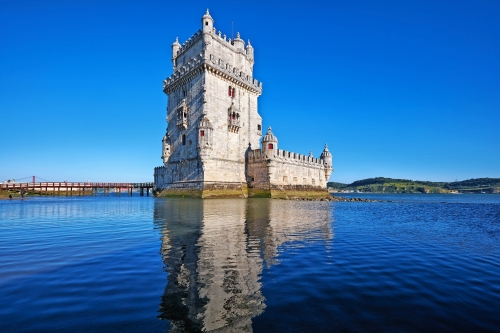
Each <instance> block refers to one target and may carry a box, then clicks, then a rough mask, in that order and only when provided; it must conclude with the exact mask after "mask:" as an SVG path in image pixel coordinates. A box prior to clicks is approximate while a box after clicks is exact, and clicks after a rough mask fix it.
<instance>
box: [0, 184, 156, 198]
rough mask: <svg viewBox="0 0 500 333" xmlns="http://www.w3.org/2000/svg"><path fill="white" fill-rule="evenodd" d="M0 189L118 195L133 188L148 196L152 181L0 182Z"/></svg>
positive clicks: (130, 192) (129, 191)
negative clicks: (101, 191)
mask: <svg viewBox="0 0 500 333" xmlns="http://www.w3.org/2000/svg"><path fill="white" fill-rule="evenodd" d="M0 189H1V190H14V191H24V193H27V192H28V191H38V192H45V193H46V194H49V193H51V194H54V195H56V194H61V192H63V193H65V194H66V195H73V194H74V195H83V194H84V193H85V192H92V194H93V195H95V194H97V193H98V191H99V189H102V190H103V192H104V195H108V194H109V193H110V192H111V191H113V190H114V192H115V193H116V195H120V194H121V192H122V191H124V192H125V191H127V194H128V195H130V196H131V195H132V192H133V190H134V189H139V192H140V196H144V192H146V195H147V196H149V192H152V190H153V183H93V182H78V183H77V182H25V183H15V182H9V183H3V184H0Z"/></svg>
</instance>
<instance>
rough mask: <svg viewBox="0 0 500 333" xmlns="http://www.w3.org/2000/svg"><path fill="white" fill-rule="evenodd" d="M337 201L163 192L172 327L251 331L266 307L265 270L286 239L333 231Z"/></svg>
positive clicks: (158, 212) (166, 301) (167, 312)
mask: <svg viewBox="0 0 500 333" xmlns="http://www.w3.org/2000/svg"><path fill="white" fill-rule="evenodd" d="M332 207H333V206H332V205H330V204H329V203H325V202H317V203H316V202H292V201H279V200H268V199H250V200H240V199H234V200H230V199H229V200H181V199H164V200H162V199H158V200H156V201H155V204H154V221H155V227H156V228H158V229H159V230H160V233H161V237H162V243H161V255H162V258H163V262H164V264H165V270H166V272H167V273H168V282H167V285H166V287H165V291H164V294H163V297H162V300H161V304H160V314H159V316H158V317H159V318H160V319H165V320H168V321H169V326H168V327H167V329H168V330H169V331H171V332H198V331H217V332H234V331H239V332H242V331H243V332H251V331H252V318H253V317H255V316H258V315H259V314H261V313H263V312H264V309H265V308H266V304H265V297H264V296H263V294H262V291H261V288H262V286H261V282H260V277H261V275H262V270H263V268H264V267H270V266H272V265H274V264H275V263H276V261H277V256H278V247H279V246H281V245H283V244H284V243H289V242H292V243H293V242H299V241H307V240H308V239H311V240H318V239H320V240H321V239H323V240H325V241H328V240H329V241H330V242H331V239H332V238H333V230H332V229H331V228H332V215H333V214H332V211H331V210H332Z"/></svg>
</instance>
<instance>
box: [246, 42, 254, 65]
mask: <svg viewBox="0 0 500 333" xmlns="http://www.w3.org/2000/svg"><path fill="white" fill-rule="evenodd" d="M246 54H247V59H248V61H250V62H251V63H252V65H253V59H254V58H253V46H252V44H250V39H249V40H248V44H247V47H246Z"/></svg>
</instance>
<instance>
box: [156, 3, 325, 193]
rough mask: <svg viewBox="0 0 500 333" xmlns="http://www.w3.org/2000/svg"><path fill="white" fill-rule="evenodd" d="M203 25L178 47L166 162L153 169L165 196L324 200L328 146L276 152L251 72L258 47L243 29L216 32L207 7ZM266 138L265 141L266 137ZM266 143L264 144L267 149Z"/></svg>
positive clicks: (167, 85)
mask: <svg viewBox="0 0 500 333" xmlns="http://www.w3.org/2000/svg"><path fill="white" fill-rule="evenodd" d="M201 22H202V29H201V30H199V31H198V32H196V33H195V34H194V35H193V36H192V37H191V38H189V39H188V40H187V41H186V42H185V43H184V44H182V45H180V44H179V42H178V40H177V39H176V41H175V42H174V44H173V45H172V65H173V74H172V75H171V76H170V77H168V78H167V79H166V80H165V81H164V84H163V91H164V92H165V94H166V95H167V96H168V103H167V119H166V120H167V123H168V126H167V131H166V133H165V136H164V137H163V140H162V143H163V144H162V156H161V158H162V159H163V164H164V165H163V166H160V167H156V168H155V170H154V186H155V190H156V191H157V192H158V193H159V195H163V196H190V197H290V198H292V197H321V196H324V195H325V194H328V193H327V191H326V183H327V181H328V178H329V177H330V174H331V173H332V171H333V169H332V156H331V154H330V152H329V151H328V148H327V146H326V145H325V147H324V150H323V152H322V154H321V156H320V157H319V158H316V157H313V156H312V154H311V153H310V154H309V155H308V156H306V155H301V154H297V153H293V152H289V151H285V150H281V149H278V139H277V138H276V136H275V135H274V134H273V132H272V130H271V127H269V128H268V129H267V132H265V134H264V136H263V131H262V117H261V116H260V115H259V113H258V103H257V99H258V97H259V96H260V95H261V94H262V83H261V82H259V81H257V80H256V79H255V78H254V77H253V65H254V49H253V47H252V45H251V44H250V41H248V43H247V44H246V46H245V42H244V41H243V40H242V39H241V38H240V34H239V33H238V34H237V35H236V38H235V39H233V40H231V39H228V38H227V37H226V35H223V34H222V33H221V32H220V31H219V32H217V31H216V29H215V28H214V25H213V23H214V20H213V19H212V17H211V16H210V14H209V12H208V10H207V13H206V14H205V15H204V16H203V17H202V20H201ZM261 139H262V140H261ZM261 142H262V146H261Z"/></svg>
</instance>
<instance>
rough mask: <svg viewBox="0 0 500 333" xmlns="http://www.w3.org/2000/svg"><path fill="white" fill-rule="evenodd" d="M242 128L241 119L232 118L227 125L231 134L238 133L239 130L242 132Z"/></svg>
mask: <svg viewBox="0 0 500 333" xmlns="http://www.w3.org/2000/svg"><path fill="white" fill-rule="evenodd" d="M240 127H241V122H240V118H239V117H238V118H234V119H232V118H231V117H229V119H228V125H227V128H228V130H229V132H232V133H238V132H239V130H240Z"/></svg>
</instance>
